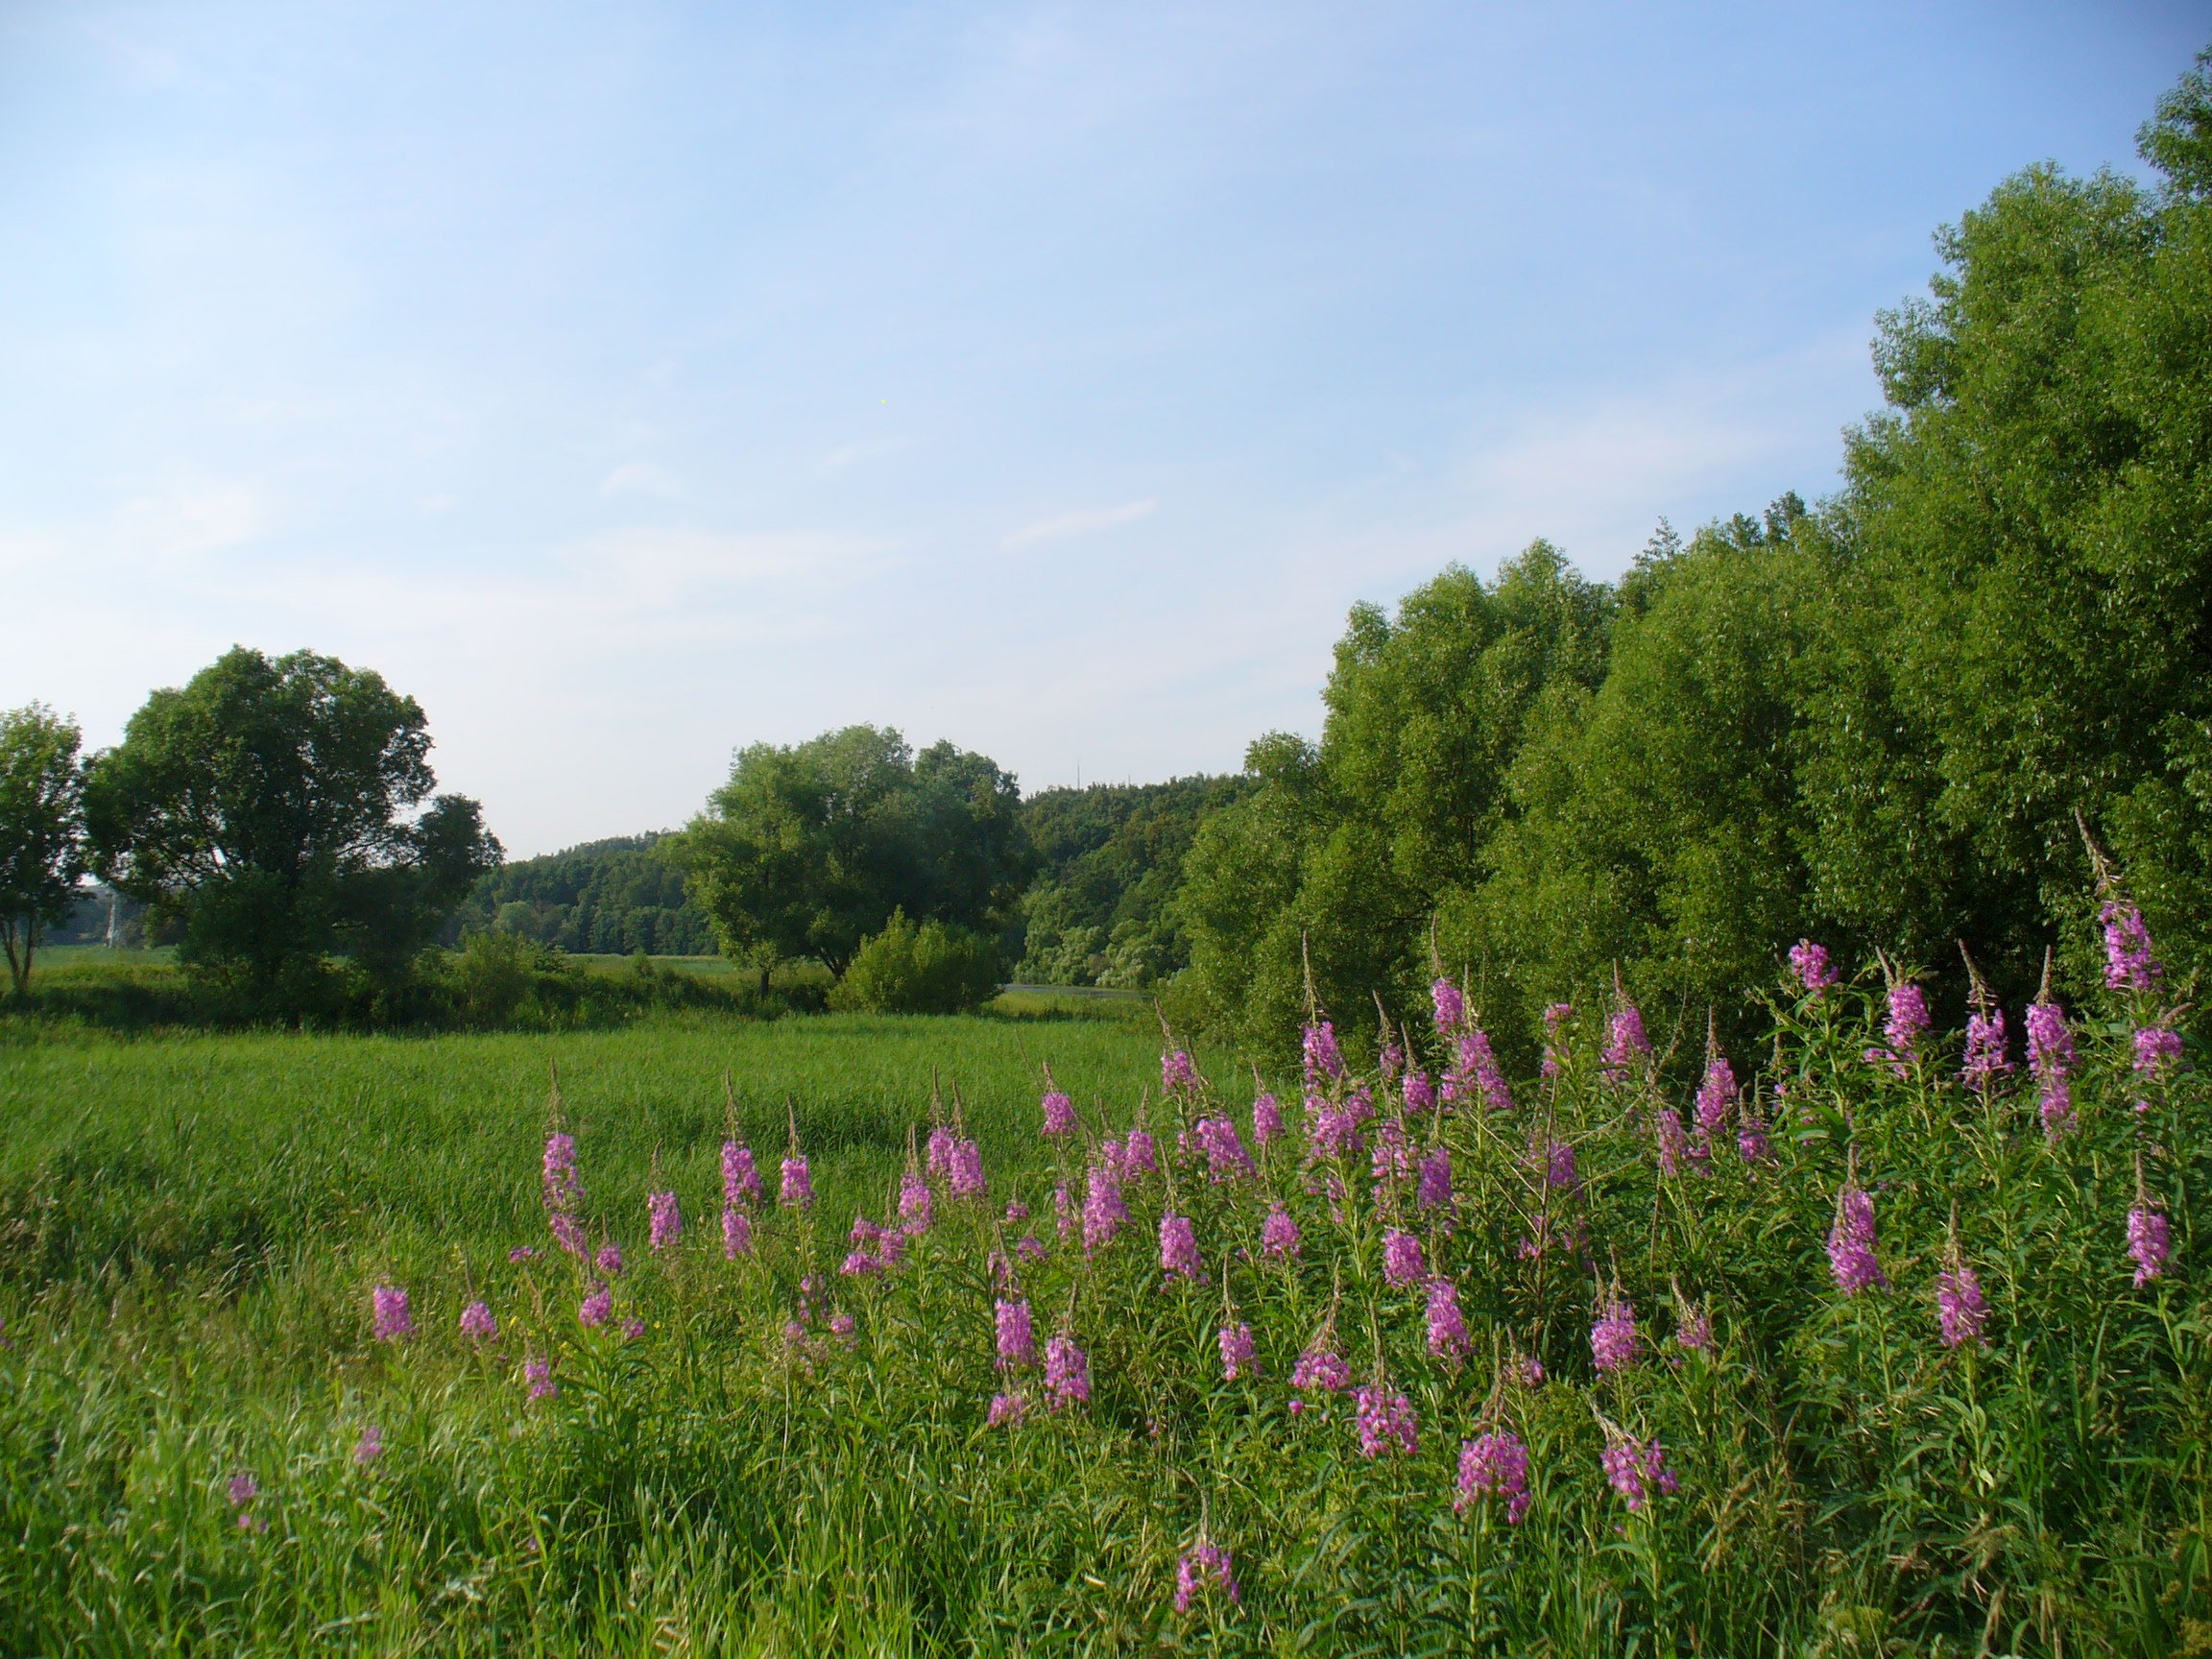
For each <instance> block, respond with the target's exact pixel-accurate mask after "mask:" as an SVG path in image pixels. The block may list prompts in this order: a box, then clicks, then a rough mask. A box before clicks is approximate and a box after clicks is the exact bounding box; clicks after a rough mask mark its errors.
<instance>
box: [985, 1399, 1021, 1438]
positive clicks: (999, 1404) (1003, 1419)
mask: <svg viewBox="0 0 2212 1659" xmlns="http://www.w3.org/2000/svg"><path fill="white" fill-rule="evenodd" d="M1028 1409H1029V1403H1028V1402H1027V1401H1026V1400H1024V1399H1022V1396H1021V1395H1019V1394H994V1395H992V1396H991V1409H990V1411H989V1412H988V1413H986V1414H985V1416H984V1418H983V1427H984V1428H986V1429H997V1428H998V1427H999V1426H1000V1425H1001V1424H1005V1423H1019V1422H1021V1421H1022V1414H1023V1413H1024V1412H1026V1411H1027V1410H1028Z"/></svg>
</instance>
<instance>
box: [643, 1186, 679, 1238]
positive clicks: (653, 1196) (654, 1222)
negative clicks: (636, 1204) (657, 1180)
mask: <svg viewBox="0 0 2212 1659" xmlns="http://www.w3.org/2000/svg"><path fill="white" fill-rule="evenodd" d="M645 1208H646V1212H647V1215H648V1220H649V1227H648V1233H647V1238H646V1242H647V1245H648V1246H649V1247H650V1248H651V1249H654V1250H657V1251H658V1250H665V1249H666V1248H667V1247H668V1246H669V1245H671V1244H673V1243H675V1242H676V1240H677V1239H679V1238H682V1237H683V1236H684V1216H683V1213H682V1212H681V1211H679V1210H678V1209H677V1208H676V1194H675V1193H673V1192H649V1193H647V1194H646V1197H645Z"/></svg>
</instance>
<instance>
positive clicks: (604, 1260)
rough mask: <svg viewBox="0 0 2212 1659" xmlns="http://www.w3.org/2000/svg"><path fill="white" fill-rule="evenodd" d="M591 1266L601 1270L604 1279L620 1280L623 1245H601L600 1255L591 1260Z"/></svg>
mask: <svg viewBox="0 0 2212 1659" xmlns="http://www.w3.org/2000/svg"><path fill="white" fill-rule="evenodd" d="M591 1264H592V1265H593V1266H594V1267H596V1268H598V1269H599V1272H600V1275H601V1276H602V1277H603V1278H608V1279H619V1278H621V1277H622V1246H621V1245H619V1244H602V1245H600V1246H599V1254H598V1255H596V1256H594V1257H593V1258H592V1259H591Z"/></svg>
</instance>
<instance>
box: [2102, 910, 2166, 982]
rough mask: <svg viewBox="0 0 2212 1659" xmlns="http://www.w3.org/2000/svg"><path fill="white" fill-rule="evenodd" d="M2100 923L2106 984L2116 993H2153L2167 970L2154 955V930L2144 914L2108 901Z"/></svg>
mask: <svg viewBox="0 0 2212 1659" xmlns="http://www.w3.org/2000/svg"><path fill="white" fill-rule="evenodd" d="M2097 919H2098V920H2099V921H2100V922H2102V923H2104V983H2105V985H2106V987H2107V988H2109V989H2111V990H2114V991H2151V990H2154V989H2156V988H2157V984H2158V981H2159V980H2160V979H2161V978H2163V977H2164V976H2165V973H2166V969H2165V967H2164V965H2163V964H2161V963H2160V962H2159V960H2158V959H2157V957H2155V956H2153V955H2152V953H2151V930H2150V929H2149V928H2148V927H2146V926H2143V913H2142V912H2141V911H2140V910H2138V909H2136V908H2135V906H2134V905H2132V904H2129V903H2128V902H2125V901H2123V900H2118V899H2107V900H2106V901H2105V902H2104V906H2103V907H2102V908H2101V909H2100V910H2099V911H2098V913H2097Z"/></svg>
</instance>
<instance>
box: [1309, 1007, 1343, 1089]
mask: <svg viewBox="0 0 2212 1659" xmlns="http://www.w3.org/2000/svg"><path fill="white" fill-rule="evenodd" d="M1303 1046H1304V1048H1305V1054H1306V1087H1307V1088H1309V1089H1314V1088H1318V1087H1319V1086H1320V1085H1321V1083H1322V1082H1323V1080H1324V1079H1326V1080H1328V1081H1332V1082H1334V1081H1336V1080H1337V1079H1340V1078H1341V1077H1342V1076H1343V1075H1344V1056H1343V1055H1342V1054H1341V1053H1340V1052H1338V1050H1337V1047H1336V1027H1335V1026H1334V1025H1333V1024H1331V1023H1330V1022H1328V1021H1326V1020H1321V1021H1316V1022H1314V1023H1312V1024H1310V1025H1309V1026H1307V1027H1306V1034H1305V1038H1304V1041H1303Z"/></svg>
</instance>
